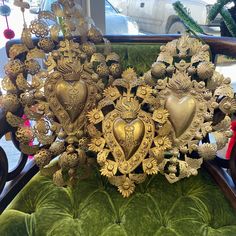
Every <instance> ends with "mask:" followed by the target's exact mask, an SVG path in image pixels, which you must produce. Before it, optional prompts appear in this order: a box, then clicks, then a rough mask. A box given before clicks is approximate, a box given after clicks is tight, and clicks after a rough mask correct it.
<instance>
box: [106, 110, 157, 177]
mask: <svg viewBox="0 0 236 236" xmlns="http://www.w3.org/2000/svg"><path fill="white" fill-rule="evenodd" d="M121 116H122V114H120V113H119V112H117V111H116V110H114V111H112V112H110V113H108V114H107V115H106V117H105V119H104V121H103V124H102V129H103V134H104V138H105V140H106V143H107V145H108V147H109V148H110V150H111V152H112V154H113V156H114V159H115V160H116V161H117V162H118V163H119V165H118V169H119V171H120V172H121V173H122V174H126V173H129V172H131V171H133V170H134V169H136V168H137V167H138V166H139V165H140V164H141V163H142V161H143V160H144V159H145V157H146V155H147V154H148V151H149V149H150V147H151V145H152V140H153V138H154V130H155V126H154V123H153V120H152V118H151V117H150V115H149V114H148V113H145V112H143V111H140V113H139V114H138V116H137V117H134V119H133V120H131V121H130V119H127V120H126V119H123V118H122V117H121ZM124 163H126V164H124Z"/></svg>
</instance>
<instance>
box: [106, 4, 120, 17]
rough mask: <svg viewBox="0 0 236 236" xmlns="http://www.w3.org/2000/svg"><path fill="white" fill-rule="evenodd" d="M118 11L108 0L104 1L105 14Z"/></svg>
mask: <svg viewBox="0 0 236 236" xmlns="http://www.w3.org/2000/svg"><path fill="white" fill-rule="evenodd" d="M117 13H118V12H117V11H116V10H115V9H114V7H113V6H112V5H111V4H110V3H109V2H108V1H105V14H117Z"/></svg>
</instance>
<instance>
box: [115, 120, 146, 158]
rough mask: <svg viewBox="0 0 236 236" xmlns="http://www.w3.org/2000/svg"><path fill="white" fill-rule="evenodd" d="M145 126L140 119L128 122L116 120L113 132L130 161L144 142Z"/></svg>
mask: <svg viewBox="0 0 236 236" xmlns="http://www.w3.org/2000/svg"><path fill="white" fill-rule="evenodd" d="M144 131H145V126H144V124H143V122H142V121H141V120H140V119H135V120H133V121H131V122H126V121H124V120H123V119H121V118H118V119H116V120H115V122H114V125H113V132H114V136H115V138H116V140H117V142H118V143H119V144H120V146H121V147H122V149H123V151H124V154H125V158H126V159H127V160H128V159H129V158H130V157H131V156H132V155H133V154H134V153H135V152H136V151H137V149H138V147H139V145H140V143H141V142H142V139H143V135H144Z"/></svg>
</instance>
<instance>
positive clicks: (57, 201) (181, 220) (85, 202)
mask: <svg viewBox="0 0 236 236" xmlns="http://www.w3.org/2000/svg"><path fill="white" fill-rule="evenodd" d="M104 182H105V179H103V178H102V177H100V175H99V174H98V173H97V172H96V170H94V169H92V170H91V174H90V177H89V178H88V179H84V180H81V181H80V182H79V183H78V184H77V185H76V186H75V187H74V188H71V187H67V188H62V187H56V186H54V184H53V183H52V179H51V177H45V176H42V175H41V174H37V175H36V176H35V177H34V178H33V179H32V180H31V181H30V183H29V184H28V185H27V186H26V187H25V188H24V189H23V190H22V191H21V192H20V194H18V196H17V197H16V198H15V199H14V201H13V202H12V204H11V205H10V206H9V208H8V209H7V210H6V211H5V212H4V213H3V214H2V215H1V216H0V235H1V236H15V235H19V236H21V235H22V236H26V235H35V236H41V235H42V236H44V235H47V236H52V235H55V236H60V235H63V236H71V235H82V236H84V235H91V236H95V235H103V236H105V235H108V236H110V235H112V236H116V235H117V236H118V235H119V236H121V235H124V236H125V235H129V236H133V235H145V236H147V235H156V236H157V235H160V236H182V235H186V236H189V235H194V236H198V235H199V236H210V235H211V236H218V235H219V236H231V235H232V236H235V235H236V214H235V212H234V211H233V210H232V208H231V206H230V205H229V203H228V202H227V200H226V199H225V198H224V196H223V194H222V193H221V191H220V190H219V188H218V187H217V186H216V185H215V183H214V182H213V181H212V179H211V177H210V176H209V174H208V173H206V171H205V170H201V172H200V174H199V175H198V176H196V177H191V178H189V179H184V180H181V181H179V182H178V183H175V184H169V183H168V182H167V180H166V179H165V178H164V177H163V176H162V175H160V174H159V175H157V176H155V177H152V178H150V179H148V180H147V181H146V182H145V183H143V184H141V185H139V186H137V189H136V191H135V193H134V194H133V195H132V196H131V197H130V198H128V199H124V198H123V197H122V196H121V194H120V193H118V191H117V189H116V188H115V187H113V186H111V185H109V184H107V183H104Z"/></svg>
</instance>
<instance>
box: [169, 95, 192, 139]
mask: <svg viewBox="0 0 236 236" xmlns="http://www.w3.org/2000/svg"><path fill="white" fill-rule="evenodd" d="M165 106H166V109H167V110H168V112H169V116H170V121H171V124H172V126H173V127H174V130H175V136H176V138H178V137H179V136H181V135H182V134H183V133H184V132H185V131H186V129H187V128H188V127H189V126H190V125H191V123H192V121H193V118H194V116H195V114H196V101H195V100H194V99H193V98H192V97H191V96H184V97H181V98H178V97H177V96H174V95H170V96H168V97H167V99H166V105H165Z"/></svg>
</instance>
